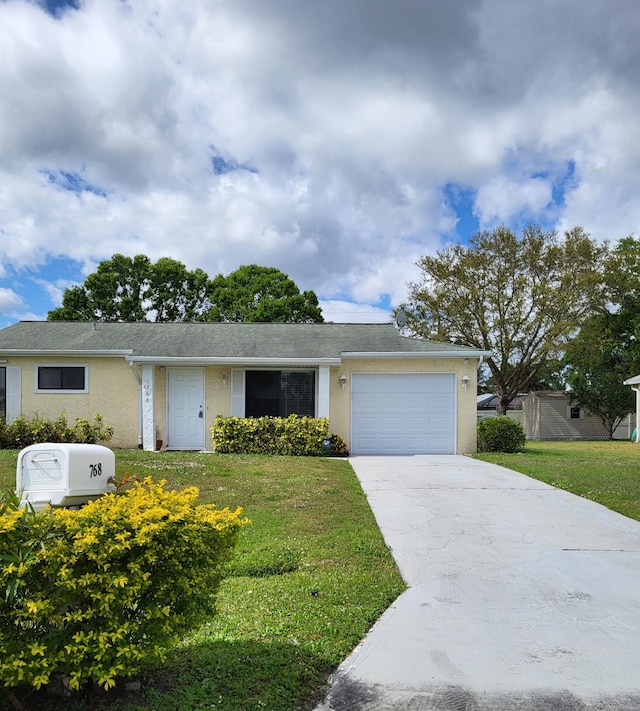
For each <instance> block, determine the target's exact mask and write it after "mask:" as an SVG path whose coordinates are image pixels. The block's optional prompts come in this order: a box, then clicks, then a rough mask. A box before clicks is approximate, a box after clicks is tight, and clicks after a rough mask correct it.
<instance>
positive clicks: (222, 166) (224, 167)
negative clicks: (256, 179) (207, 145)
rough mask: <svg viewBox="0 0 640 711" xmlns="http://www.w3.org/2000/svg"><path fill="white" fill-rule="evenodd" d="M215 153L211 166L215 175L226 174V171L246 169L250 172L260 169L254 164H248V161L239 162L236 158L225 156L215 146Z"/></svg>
mask: <svg viewBox="0 0 640 711" xmlns="http://www.w3.org/2000/svg"><path fill="white" fill-rule="evenodd" d="M213 151H214V153H215V155H214V156H213V157H212V158H211V167H212V168H213V172H214V174H215V175H224V174H225V173H231V172H233V171H234V170H246V171H248V172H249V173H257V172H258V170H257V169H256V168H254V167H253V166H250V165H247V164H246V163H238V162H237V161H236V160H235V158H229V159H226V158H223V157H222V156H221V155H219V154H218V153H217V152H216V150H215V148H214V149H213Z"/></svg>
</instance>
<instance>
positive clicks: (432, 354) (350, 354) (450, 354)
mask: <svg viewBox="0 0 640 711" xmlns="http://www.w3.org/2000/svg"><path fill="white" fill-rule="evenodd" d="M490 355H492V353H491V351H387V352H382V351H373V352H357V351H346V352H344V353H342V357H343V358H478V359H481V358H483V357H485V356H490Z"/></svg>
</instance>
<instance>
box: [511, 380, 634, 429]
mask: <svg viewBox="0 0 640 711" xmlns="http://www.w3.org/2000/svg"><path fill="white" fill-rule="evenodd" d="M523 412H524V431H525V434H526V436H527V439H543V440H553V439H585V440H589V439H590V440H596V439H609V430H608V429H607V428H606V427H605V426H604V425H603V424H602V420H601V419H600V418H599V417H597V416H596V415H592V414H591V413H589V412H587V411H585V410H584V409H583V408H581V407H577V406H576V405H572V404H571V399H570V397H569V395H568V394H567V393H566V392H564V391H562V390H543V391H540V392H530V393H529V394H528V395H527V396H526V397H525V399H524V402H523ZM629 423H630V419H629V418H627V419H626V420H625V421H624V422H623V423H622V424H621V425H620V426H619V427H618V428H617V429H616V431H615V433H614V436H615V437H616V438H618V439H625V438H628V437H629V433H630V432H629Z"/></svg>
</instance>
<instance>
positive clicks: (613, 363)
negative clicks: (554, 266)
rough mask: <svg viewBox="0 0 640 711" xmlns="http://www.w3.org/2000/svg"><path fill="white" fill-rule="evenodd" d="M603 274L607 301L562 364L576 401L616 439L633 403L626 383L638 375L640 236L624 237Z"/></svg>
mask: <svg viewBox="0 0 640 711" xmlns="http://www.w3.org/2000/svg"><path fill="white" fill-rule="evenodd" d="M604 274H605V285H606V289H607V301H606V304H605V305H604V307H603V308H602V309H601V311H600V312H599V313H597V314H594V315H593V316H591V317H590V318H588V319H587V320H586V321H585V322H584V323H583V324H582V327H581V329H580V332H579V333H578V335H577V336H576V337H575V338H574V339H573V340H572V341H571V342H570V343H569V344H568V346H567V350H566V353H565V357H564V363H565V365H566V373H567V379H568V384H569V386H570V388H571V394H572V397H573V400H574V402H576V403H577V404H578V405H579V406H580V407H583V408H584V409H586V410H588V411H590V412H592V413H593V414H594V415H597V416H598V417H599V418H600V419H601V420H602V422H603V424H604V426H605V427H606V428H607V429H608V430H609V433H610V436H611V437H613V433H614V432H615V430H616V428H617V427H618V425H619V424H620V422H621V421H622V420H623V419H624V418H625V417H626V415H627V414H628V413H629V412H630V411H631V410H633V407H634V395H633V392H632V391H631V388H629V387H628V386H626V385H623V382H624V381H625V380H626V379H627V378H630V377H632V376H634V375H637V374H638V373H640V240H638V239H635V238H634V237H625V238H623V239H621V240H620V241H619V242H618V243H617V244H616V245H615V247H614V249H613V250H612V251H611V253H610V254H609V255H608V257H607V260H606V263H605V272H604Z"/></svg>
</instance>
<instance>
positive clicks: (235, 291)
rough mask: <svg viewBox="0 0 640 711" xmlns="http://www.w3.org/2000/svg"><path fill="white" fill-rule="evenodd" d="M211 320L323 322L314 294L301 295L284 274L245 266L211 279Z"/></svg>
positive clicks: (266, 268) (270, 269) (270, 268)
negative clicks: (226, 274)
mask: <svg viewBox="0 0 640 711" xmlns="http://www.w3.org/2000/svg"><path fill="white" fill-rule="evenodd" d="M211 302H212V307H211V310H210V312H209V315H208V318H209V320H211V321H225V322H233V321H252V322H273V321H276V322H282V323H315V322H322V321H323V320H324V319H323V317H322V310H321V308H320V306H319V305H318V297H317V296H316V294H315V293H314V292H313V291H304V292H302V293H301V292H300V289H299V288H298V287H297V286H296V284H295V282H294V281H292V280H291V279H290V278H289V277H288V276H287V275H286V274H284V273H283V272H281V271H280V270H279V269H275V268H274V267H260V266H258V265H257V264H249V265H244V266H241V267H239V268H238V269H236V271H234V272H231V274H229V275H228V276H222V274H220V275H218V276H217V277H216V278H215V279H214V280H213V288H212V291H211Z"/></svg>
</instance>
